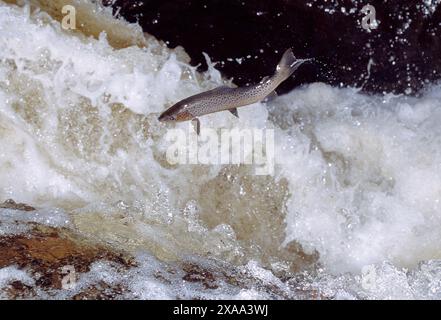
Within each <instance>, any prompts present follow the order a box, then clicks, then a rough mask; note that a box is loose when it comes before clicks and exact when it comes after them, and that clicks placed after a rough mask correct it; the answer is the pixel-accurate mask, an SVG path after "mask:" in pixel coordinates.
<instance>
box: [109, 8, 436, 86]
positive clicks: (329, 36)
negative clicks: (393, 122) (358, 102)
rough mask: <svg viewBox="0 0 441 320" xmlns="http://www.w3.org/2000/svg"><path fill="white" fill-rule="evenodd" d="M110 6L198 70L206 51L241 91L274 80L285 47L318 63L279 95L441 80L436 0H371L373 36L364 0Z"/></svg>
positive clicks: (408, 84) (299, 73)
mask: <svg viewBox="0 0 441 320" xmlns="http://www.w3.org/2000/svg"><path fill="white" fill-rule="evenodd" d="M105 2H107V3H108V4H109V3H111V4H113V8H114V11H115V12H116V11H118V12H119V14H120V15H121V16H123V17H124V18H126V19H127V20H129V21H131V22H136V21H138V22H139V24H140V25H141V26H142V27H143V29H144V30H145V31H146V32H148V33H150V34H152V35H154V36H156V37H157V38H159V39H160V40H164V41H167V43H168V45H169V46H170V47H175V46H178V45H180V46H183V47H184V48H185V50H186V51H187V52H188V53H189V55H190V56H191V58H192V63H193V64H195V65H197V64H200V63H201V64H202V65H204V64H205V60H204V58H203V56H202V52H206V53H208V55H209V56H210V57H212V59H213V60H214V61H220V63H219V64H218V65H217V66H216V67H217V68H218V69H220V70H221V71H222V72H223V74H224V75H225V76H227V77H234V82H235V83H236V84H238V85H243V84H246V83H249V82H256V81H259V80H260V79H261V78H262V77H263V76H265V75H268V74H271V73H272V72H273V71H274V66H275V65H276V63H277V62H278V60H279V59H280V55H281V52H282V51H283V50H285V49H286V48H287V47H293V48H294V52H295V53H296V54H297V55H298V56H299V57H311V58H315V59H316V61H317V63H314V64H312V63H310V64H308V65H306V64H305V65H304V66H302V68H300V70H299V71H298V72H297V74H296V77H295V78H292V79H290V80H289V81H287V82H286V83H284V84H283V85H282V87H281V88H280V90H279V91H281V92H283V91H287V90H290V89H291V88H293V87H294V86H297V85H299V84H302V83H309V82H316V81H322V82H326V83H329V84H331V85H350V86H356V87H362V88H363V90H365V91H369V92H383V91H387V92H394V93H406V94H414V93H415V92H417V91H418V90H420V89H422V88H423V87H424V86H425V85H427V84H428V83H430V82H433V81H435V80H438V79H439V78H440V75H441V41H440V38H439V35H440V32H441V5H437V4H435V2H430V1H424V2H422V1H416V0H412V1H406V2H405V3H403V2H402V1H399V0H390V1H380V0H374V1H371V2H370V4H372V5H374V7H375V9H376V19H377V21H379V25H378V28H377V29H371V32H368V31H367V30H365V29H363V28H362V26H361V22H362V19H363V17H365V14H364V13H362V8H363V6H364V5H366V2H365V1H350V0H345V1H339V2H338V3H336V1H326V0H311V1H303V0H272V1H250V0H212V1H199V0H168V1H167V0H166V1H164V0H136V1H132V0H116V1H115V0H107V1H105ZM368 22H370V21H368Z"/></svg>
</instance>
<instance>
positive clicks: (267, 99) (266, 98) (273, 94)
mask: <svg viewBox="0 0 441 320" xmlns="http://www.w3.org/2000/svg"><path fill="white" fill-rule="evenodd" d="M275 98H277V92H276V91H273V92H271V93H270V94H269V95H267V96H266V97H265V99H263V102H268V101H271V100H274V99H275Z"/></svg>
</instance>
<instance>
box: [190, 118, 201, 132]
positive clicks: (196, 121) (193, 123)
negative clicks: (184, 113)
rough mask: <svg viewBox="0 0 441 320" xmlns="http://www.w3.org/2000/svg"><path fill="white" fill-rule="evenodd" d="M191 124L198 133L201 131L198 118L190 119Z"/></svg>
mask: <svg viewBox="0 0 441 320" xmlns="http://www.w3.org/2000/svg"><path fill="white" fill-rule="evenodd" d="M191 124H192V125H193V128H194V130H195V131H196V133H197V134H198V135H199V134H200V133H201V122H200V121H199V119H198V118H194V119H193V120H191Z"/></svg>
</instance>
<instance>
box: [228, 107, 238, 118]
mask: <svg viewBox="0 0 441 320" xmlns="http://www.w3.org/2000/svg"><path fill="white" fill-rule="evenodd" d="M228 111H230V112H231V113H232V114H233V115H234V116H236V117H238V118H239V114H238V113H237V108H233V109H229V110H228Z"/></svg>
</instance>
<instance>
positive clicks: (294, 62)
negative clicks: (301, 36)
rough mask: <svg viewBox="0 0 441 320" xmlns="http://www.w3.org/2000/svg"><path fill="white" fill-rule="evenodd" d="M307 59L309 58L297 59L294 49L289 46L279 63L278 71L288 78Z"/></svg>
mask: <svg viewBox="0 0 441 320" xmlns="http://www.w3.org/2000/svg"><path fill="white" fill-rule="evenodd" d="M305 61H307V59H297V58H296V57H295V55H294V53H293V52H292V49H291V48H289V49H288V50H286V51H285V53H284V54H283V56H282V59H281V60H280V62H279V64H278V65H277V68H276V72H277V73H279V74H282V75H283V76H284V78H285V79H288V78H289V77H290V76H291V75H292V74H293V73H294V71H296V70H297V68H298V67H300V65H301V64H302V63H303V62H305Z"/></svg>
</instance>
